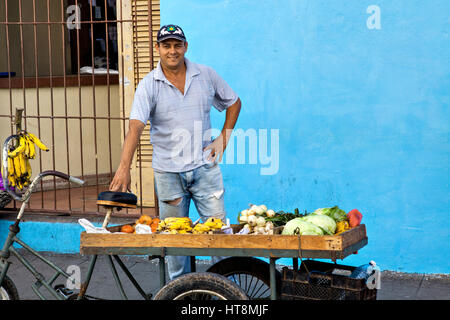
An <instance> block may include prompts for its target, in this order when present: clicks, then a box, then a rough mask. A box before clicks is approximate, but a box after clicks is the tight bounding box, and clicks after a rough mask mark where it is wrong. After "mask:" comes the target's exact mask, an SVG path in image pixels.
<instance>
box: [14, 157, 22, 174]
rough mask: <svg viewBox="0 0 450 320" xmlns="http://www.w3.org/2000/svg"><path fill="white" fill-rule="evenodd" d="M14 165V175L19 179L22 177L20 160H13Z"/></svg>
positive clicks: (17, 158)
mask: <svg viewBox="0 0 450 320" xmlns="http://www.w3.org/2000/svg"><path fill="white" fill-rule="evenodd" d="M13 165H14V174H15V176H16V177H17V178H19V177H20V176H21V175H22V171H21V170H20V160H19V157H14V158H13Z"/></svg>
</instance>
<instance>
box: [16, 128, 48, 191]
mask: <svg viewBox="0 0 450 320" xmlns="http://www.w3.org/2000/svg"><path fill="white" fill-rule="evenodd" d="M18 135H19V144H18V146H17V147H15V148H14V149H12V150H9V151H8V183H9V185H10V186H12V187H16V188H18V189H19V190H22V189H23V187H26V186H28V185H29V184H30V182H31V166H30V162H29V159H34V158H36V148H35V146H34V145H35V144H36V146H38V148H39V149H41V150H43V151H48V148H47V146H46V145H45V144H43V143H42V142H41V140H39V138H38V137H36V136H35V135H34V134H32V133H28V132H26V131H20V132H19V134H18Z"/></svg>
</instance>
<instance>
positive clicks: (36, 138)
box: [28, 133, 48, 151]
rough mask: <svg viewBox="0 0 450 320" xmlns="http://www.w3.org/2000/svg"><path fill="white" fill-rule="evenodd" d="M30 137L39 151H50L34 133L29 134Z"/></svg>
mask: <svg viewBox="0 0 450 320" xmlns="http://www.w3.org/2000/svg"><path fill="white" fill-rule="evenodd" d="M28 136H29V137H30V139H31V141H33V142H34V143H35V144H36V145H37V146H38V148H39V149H41V150H44V151H48V148H47V146H46V145H45V144H43V143H42V141H41V140H39V138H38V137H36V136H35V135H34V134H32V133H28Z"/></svg>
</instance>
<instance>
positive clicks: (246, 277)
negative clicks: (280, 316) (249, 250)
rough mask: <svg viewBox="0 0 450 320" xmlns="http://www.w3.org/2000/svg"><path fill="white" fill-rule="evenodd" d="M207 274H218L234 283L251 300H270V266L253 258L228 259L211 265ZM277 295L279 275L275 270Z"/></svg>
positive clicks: (279, 281)
mask: <svg viewBox="0 0 450 320" xmlns="http://www.w3.org/2000/svg"><path fill="white" fill-rule="evenodd" d="M207 272H213V273H218V274H220V275H223V276H225V277H227V278H228V279H229V280H231V281H233V282H234V283H236V284H237V285H238V286H239V287H241V289H242V290H244V292H245V293H246V295H247V296H248V297H249V299H251V300H259V299H270V265H269V264H268V263H267V262H264V261H262V260H260V259H257V258H253V257H230V258H226V259H223V260H221V261H219V262H217V263H216V264H214V265H212V266H211V267H210V268H209V269H208V270H207ZM275 278H276V288H277V295H278V296H280V293H281V273H280V272H279V271H278V270H276V273H275Z"/></svg>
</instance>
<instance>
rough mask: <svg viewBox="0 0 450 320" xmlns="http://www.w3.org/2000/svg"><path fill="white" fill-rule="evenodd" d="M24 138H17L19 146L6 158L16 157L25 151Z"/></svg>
mask: <svg viewBox="0 0 450 320" xmlns="http://www.w3.org/2000/svg"><path fill="white" fill-rule="evenodd" d="M25 147H26V146H25V138H24V137H23V136H22V135H21V136H20V138H19V145H18V146H17V148H15V149H14V150H12V151H10V152H8V156H9V157H11V158H14V157H16V156H17V155H18V154H19V153H21V152H23V151H25Z"/></svg>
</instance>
